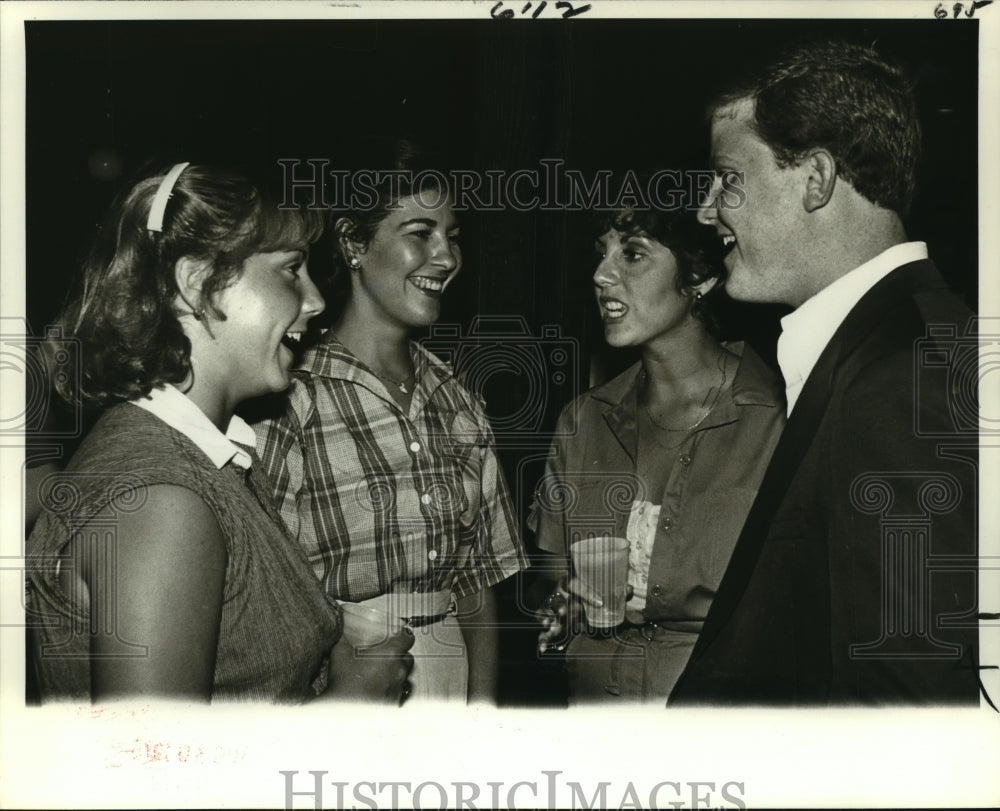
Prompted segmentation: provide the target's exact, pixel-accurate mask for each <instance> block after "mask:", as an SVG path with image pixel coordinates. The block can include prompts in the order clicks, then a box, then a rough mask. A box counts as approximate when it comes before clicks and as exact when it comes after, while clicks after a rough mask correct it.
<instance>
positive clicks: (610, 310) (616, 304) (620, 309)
mask: <svg viewBox="0 0 1000 811" xmlns="http://www.w3.org/2000/svg"><path fill="white" fill-rule="evenodd" d="M601 312H602V313H603V314H604V318H605V320H607V321H616V320H617V319H619V318H623V317H624V316H625V313H627V312H628V305H626V304H625V303H623V302H621V301H619V300H618V299H615V298H602V299H601Z"/></svg>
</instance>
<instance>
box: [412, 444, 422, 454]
mask: <svg viewBox="0 0 1000 811" xmlns="http://www.w3.org/2000/svg"><path fill="white" fill-rule="evenodd" d="M410 450H411V451H413V452H414V453H416V452H417V451H419V450H420V443H419V442H411V443H410Z"/></svg>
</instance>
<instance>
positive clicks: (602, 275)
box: [594, 256, 618, 287]
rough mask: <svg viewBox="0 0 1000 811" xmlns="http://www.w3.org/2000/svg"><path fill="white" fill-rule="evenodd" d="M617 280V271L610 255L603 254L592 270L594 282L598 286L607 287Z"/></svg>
mask: <svg viewBox="0 0 1000 811" xmlns="http://www.w3.org/2000/svg"><path fill="white" fill-rule="evenodd" d="M617 280H618V273H617V272H616V271H615V268H614V264H613V263H612V262H611V259H610V257H608V256H605V257H604V258H603V259H602V260H601V261H600V263H599V264H598V265H597V270H595V271H594V284H595V285H597V286H598V287H609V286H611V285H613V284H614V283H615V282H616V281H617Z"/></svg>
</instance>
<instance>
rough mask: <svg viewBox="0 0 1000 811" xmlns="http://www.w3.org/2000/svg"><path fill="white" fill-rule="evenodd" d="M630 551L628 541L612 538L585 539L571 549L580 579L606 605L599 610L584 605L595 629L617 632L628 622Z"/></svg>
mask: <svg viewBox="0 0 1000 811" xmlns="http://www.w3.org/2000/svg"><path fill="white" fill-rule="evenodd" d="M628 548H629V543H628V540H627V539H625V538H614V537H611V536H610V535H602V536H600V537H597V538H584V539H583V540H582V541H577V542H576V543H574V544H573V545H572V546H570V548H569V553H570V557H571V558H572V559H573V568H574V569H575V571H576V576H577V577H578V578H579V579H580V580H581V581H583V583H584V584H585V585H586V586H587V587H588V588H589V589H590V590H591V592H592V593H593V594H595V595H597V596H598V597H600V598H601V601H602V602H603V603H604V604H603V605H602V606H600V607H597V606H595V605H591V604H590V603H588V602H587V601H586V600H584V601H583V610H584V612H585V613H586V615H587V622H588V623H590V625H592V626H593V627H594V628H614V627H615V626H617V625H620V624H621V623H622V622H624V620H625V588H626V583H627V581H628Z"/></svg>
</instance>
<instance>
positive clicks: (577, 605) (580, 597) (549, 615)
mask: <svg viewBox="0 0 1000 811" xmlns="http://www.w3.org/2000/svg"><path fill="white" fill-rule="evenodd" d="M584 603H587V604H588V605H591V606H593V607H594V608H600V607H601V605H603V603H602V602H601V598H600V597H598V596H597V595H596V594H595V593H594V592H593V591H592V590H591V589H590V588H589V587H588V586H587V584H586V583H584V582H583V581H582V580H580V579H578V578H576V577H573V578H569V579H568V582H567V578H566V577H563V578H561V579H560V580H559V582H558V583H557V584H556V586H555V588H554V589H553V590H552V593H551V594H550V595H549V596H548V597H547V598H546V599H545V602H544V603H542V606H541V608H539V609H538V611H537V612H536V615H537V617H538V621H539V622H540V623H541V624H542V627H543V630H542V632H541V633H540V634H539V635H538V652H539V653H545V652H546V651H547V650H556V651H561V650H565V649H566V645H568V644H569V640H570V639H571V638H572V637H573V635H574V634H577V633H579V632H580V631H581V630H582V629H583V628H584V626H585V625H586V618H585V615H584V612H585V609H584Z"/></svg>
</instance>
